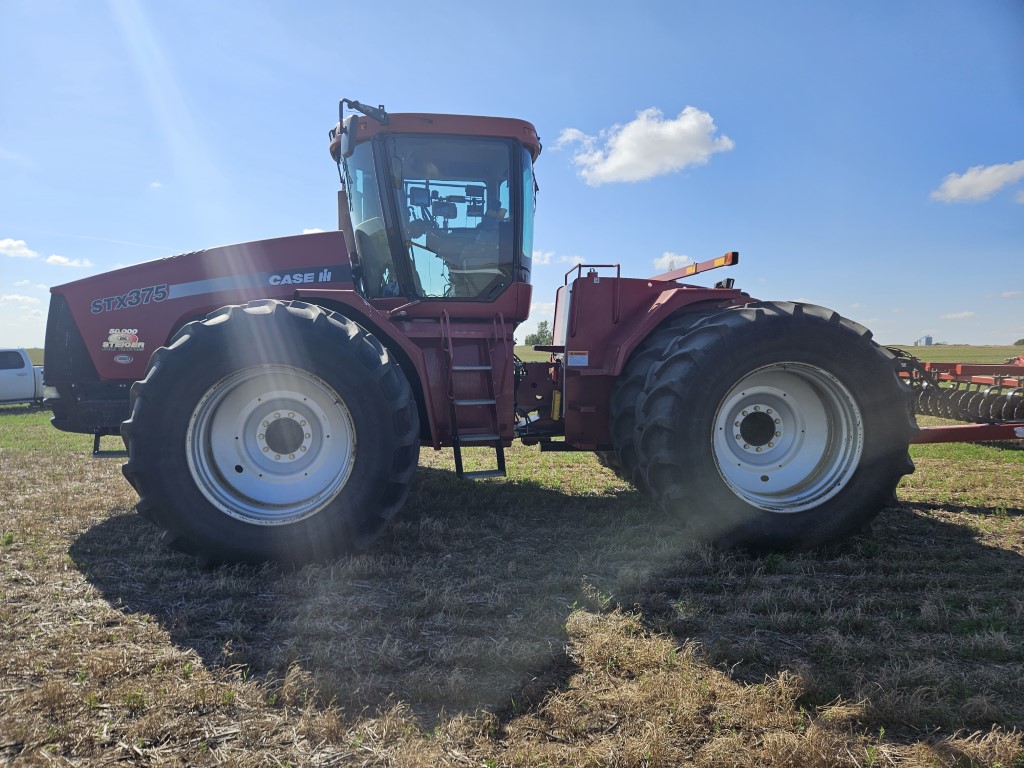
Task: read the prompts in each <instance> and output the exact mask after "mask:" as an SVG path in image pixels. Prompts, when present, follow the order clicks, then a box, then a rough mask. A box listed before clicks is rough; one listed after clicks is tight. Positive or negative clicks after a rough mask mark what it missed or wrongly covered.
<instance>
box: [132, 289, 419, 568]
mask: <svg viewBox="0 0 1024 768" xmlns="http://www.w3.org/2000/svg"><path fill="white" fill-rule="evenodd" d="M121 433H122V436H123V437H124V440H125V444H126V446H127V448H128V455H129V458H128V462H127V463H126V464H125V465H124V467H123V471H124V475H125V477H126V478H127V479H128V481H129V482H130V483H131V484H132V486H133V487H134V488H135V490H136V491H137V492H138V494H139V497H140V498H139V503H138V505H137V509H138V511H139V513H140V514H142V515H144V516H145V517H147V518H148V519H149V520H151V521H152V522H154V523H155V524H156V525H157V526H159V527H160V528H161V529H163V531H164V539H165V541H166V542H167V543H168V544H169V545H170V546H172V547H174V548H176V549H179V550H181V551H183V552H187V553H190V554H193V555H196V556H197V557H199V558H200V559H201V560H203V561H206V562H212V563H218V562H240V561H241V562H262V561H268V560H276V561H282V562H288V563H293V564H301V563H305V562H309V561H315V560H324V559H327V558H330V557H333V556H335V555H338V554H340V553H343V552H348V551H352V550H358V549H364V548H365V547H367V546H368V545H369V544H370V543H371V542H372V541H373V540H374V538H375V537H376V536H377V534H378V533H379V532H380V531H381V530H382V529H383V527H384V526H385V524H386V523H387V522H388V521H389V520H390V519H391V518H392V517H393V516H394V515H395V513H396V512H397V511H398V509H399V508H400V507H401V505H402V503H403V502H404V500H405V497H406V495H407V493H408V489H409V481H410V479H411V477H412V474H413V472H414V471H415V469H416V465H417V460H418V457H419V418H418V413H417V410H416V405H415V403H414V401H413V396H412V391H411V389H410V387H409V383H408V381H407V380H406V377H405V375H404V374H403V373H402V370H401V369H400V368H399V366H398V365H397V364H396V363H395V362H394V360H393V359H392V358H391V357H390V356H389V355H388V353H387V351H386V350H385V349H384V348H383V347H382V346H381V344H380V343H379V342H378V341H377V340H376V339H375V338H374V337H373V336H372V335H371V334H369V333H368V332H367V331H366V330H364V329H363V328H361V327H360V326H359V325H357V324H356V323H354V322H352V321H351V320H348V319H347V318H345V317H343V316H341V315H339V314H336V313H333V312H328V311H325V310H323V309H321V308H320V307H317V306H313V305H308V304H303V303H301V302H290V303H284V302H278V301H257V302H252V303H250V304H248V305H246V306H232V307H226V308H224V309H221V310H218V311H217V312H214V313H213V314H211V315H209V316H208V317H207V318H206V319H204V320H201V321H197V322H193V323H189V324H188V325H186V326H184V327H183V328H182V329H181V330H180V331H179V332H178V333H177V335H176V336H175V337H174V338H173V339H172V340H171V342H170V343H169V345H168V346H167V347H164V348H161V349H159V350H157V352H156V353H155V354H154V355H153V358H152V360H151V361H150V365H149V369H148V371H147V374H146V377H145V379H143V380H142V381H140V382H137V383H136V384H135V385H134V386H133V387H132V392H131V416H130V418H129V419H128V420H127V421H125V422H124V423H123V424H122V426H121Z"/></svg>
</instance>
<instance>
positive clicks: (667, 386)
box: [636, 302, 915, 550]
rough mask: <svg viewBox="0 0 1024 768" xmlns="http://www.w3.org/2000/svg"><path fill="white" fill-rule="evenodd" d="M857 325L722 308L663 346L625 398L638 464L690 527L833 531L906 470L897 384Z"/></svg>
mask: <svg viewBox="0 0 1024 768" xmlns="http://www.w3.org/2000/svg"><path fill="white" fill-rule="evenodd" d="M870 338H871V334H870V332H869V331H867V330H866V329H865V328H863V327H861V326H859V325H857V324H856V323H852V322H850V321H849V320H845V319H843V318H842V317H840V316H839V315H838V314H836V313H835V312H831V311H830V310H827V309H824V308H822V307H815V306H812V305H805V304H791V303H786V302H779V303H760V304H751V305H747V306H745V307H738V308H733V309H729V310H726V311H724V312H722V313H720V314H718V315H715V316H714V317H712V318H710V319H708V320H707V321H706V322H704V323H703V324H701V325H700V326H699V327H698V328H696V329H695V330H694V331H693V332H691V333H690V334H689V335H687V336H685V337H684V338H682V339H681V340H679V341H678V342H677V343H675V344H674V345H673V346H672V348H670V349H669V350H668V351H667V353H666V355H665V356H664V357H663V358H662V360H661V361H660V362H659V363H658V364H656V365H655V366H654V367H653V368H652V369H651V372H650V374H649V376H648V378H647V381H646V383H645V386H644V391H643V393H641V395H640V397H639V399H638V401H637V406H636V419H637V429H636V445H637V447H638V458H639V468H640V471H641V472H642V473H643V476H644V478H645V480H646V482H647V485H648V487H649V489H650V492H651V494H652V496H653V497H654V499H655V500H656V501H657V503H658V504H659V505H660V506H661V507H662V508H663V509H665V510H666V511H669V512H670V513H672V514H674V515H676V516H678V517H679V518H680V519H681V520H683V521H685V522H686V523H687V524H688V525H689V526H690V527H692V529H693V530H694V532H695V534H696V535H697V536H699V537H700V538H704V539H710V540H713V541H717V542H719V543H722V544H726V545H731V546H746V547H750V548H754V549H770V550H779V549H781V550H789V549H806V548H808V547H812V546H816V545H819V544H823V543H827V542H833V541H837V540H839V539H841V538H843V537H845V536H847V535H849V534H850V533H851V532H853V531H855V530H856V529H857V528H859V527H861V526H862V525H863V524H865V523H866V522H868V521H869V520H871V519H872V518H873V517H874V516H875V515H876V514H877V513H878V512H879V511H880V510H881V509H882V508H884V507H885V506H888V505H891V504H893V503H894V501H895V488H896V484H897V483H898V482H899V479H900V478H901V477H902V476H903V475H904V474H906V473H908V472H912V471H913V464H912V463H911V461H910V459H909V456H908V454H907V446H908V443H909V440H910V437H911V435H912V434H913V431H914V428H915V427H914V424H913V422H912V420H911V416H910V410H909V397H910V394H909V390H908V388H906V387H905V386H903V385H902V384H901V383H900V381H899V379H898V377H897V375H896V369H895V365H894V359H893V357H892V355H891V354H890V353H888V352H887V351H885V350H884V349H883V348H881V347H879V346H878V345H877V344H875V343H874V342H872V341H871V340H870Z"/></svg>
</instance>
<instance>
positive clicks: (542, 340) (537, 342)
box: [526, 320, 551, 347]
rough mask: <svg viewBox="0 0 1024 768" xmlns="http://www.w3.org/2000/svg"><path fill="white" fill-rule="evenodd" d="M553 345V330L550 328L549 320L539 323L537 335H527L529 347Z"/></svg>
mask: <svg viewBox="0 0 1024 768" xmlns="http://www.w3.org/2000/svg"><path fill="white" fill-rule="evenodd" d="M550 343H551V329H550V328H549V327H548V321H547V320H541V321H540V322H539V323H537V331H536V332H535V333H529V334H527V335H526V344H527V346H530V347H533V346H546V345H549V344H550Z"/></svg>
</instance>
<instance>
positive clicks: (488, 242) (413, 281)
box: [346, 136, 534, 300]
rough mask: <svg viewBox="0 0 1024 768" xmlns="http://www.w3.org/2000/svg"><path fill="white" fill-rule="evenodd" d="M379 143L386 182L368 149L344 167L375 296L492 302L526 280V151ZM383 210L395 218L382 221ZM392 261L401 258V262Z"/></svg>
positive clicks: (422, 139) (498, 145) (441, 140)
mask: <svg viewBox="0 0 1024 768" xmlns="http://www.w3.org/2000/svg"><path fill="white" fill-rule="evenodd" d="M373 144H374V145H375V146H376V147H377V152H378V158H377V160H378V165H377V166H376V168H377V169H378V171H379V174H374V158H373V157H372V155H371V152H370V143H369V142H368V143H366V144H363V145H360V146H359V147H357V148H356V150H355V152H354V153H353V155H352V157H350V158H349V159H348V161H347V162H346V173H347V176H348V178H347V186H348V196H349V208H350V215H351V217H352V226H353V230H354V233H355V240H356V247H357V249H358V251H359V256H360V261H361V262H362V264H363V286H364V289H365V291H366V293H367V295H368V296H371V297H383V296H398V295H405V296H416V297H420V298H449V299H452V298H454V299H470V300H472V299H477V300H488V299H491V298H494V297H495V296H497V294H499V293H501V291H502V290H504V289H505V288H506V287H507V286H508V285H510V284H511V283H512V282H514V281H515V280H516V279H517V274H518V279H519V280H520V281H529V269H530V258H529V257H530V251H531V249H532V229H533V205H534V197H533V193H534V184H533V169H532V162H531V157H530V154H529V152H528V151H527V150H525V149H524V148H522V147H521V145H519V144H518V143H516V142H513V141H509V140H503V139H479V138H467V137H452V136H394V137H388V138H386V139H383V140H380V141H375V142H373ZM378 175H379V176H380V177H382V178H386V179H387V181H386V182H383V183H380V182H378V181H377V176H378ZM385 206H386V207H387V209H388V210H389V211H393V213H392V214H391V215H386V216H384V215H382V210H383V209H384V207H385ZM385 219H388V221H387V222H385ZM391 219H393V221H391ZM389 235H390V236H389ZM389 246H390V247H389ZM392 253H397V254H400V256H399V259H398V263H396V262H395V259H393V258H392Z"/></svg>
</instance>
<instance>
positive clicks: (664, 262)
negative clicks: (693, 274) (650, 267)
mask: <svg viewBox="0 0 1024 768" xmlns="http://www.w3.org/2000/svg"><path fill="white" fill-rule="evenodd" d="M693 263H694V262H693V259H691V258H690V257H689V256H684V255H683V254H681V253H672V252H671V251H665V252H664V253H663V254H661V256H659V257H658V258H656V259H655V260H654V268H655V269H660V270H661V271H662V272H668V271H669V270H670V269H679V268H680V267H685V266H687V265H688V264H693Z"/></svg>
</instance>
